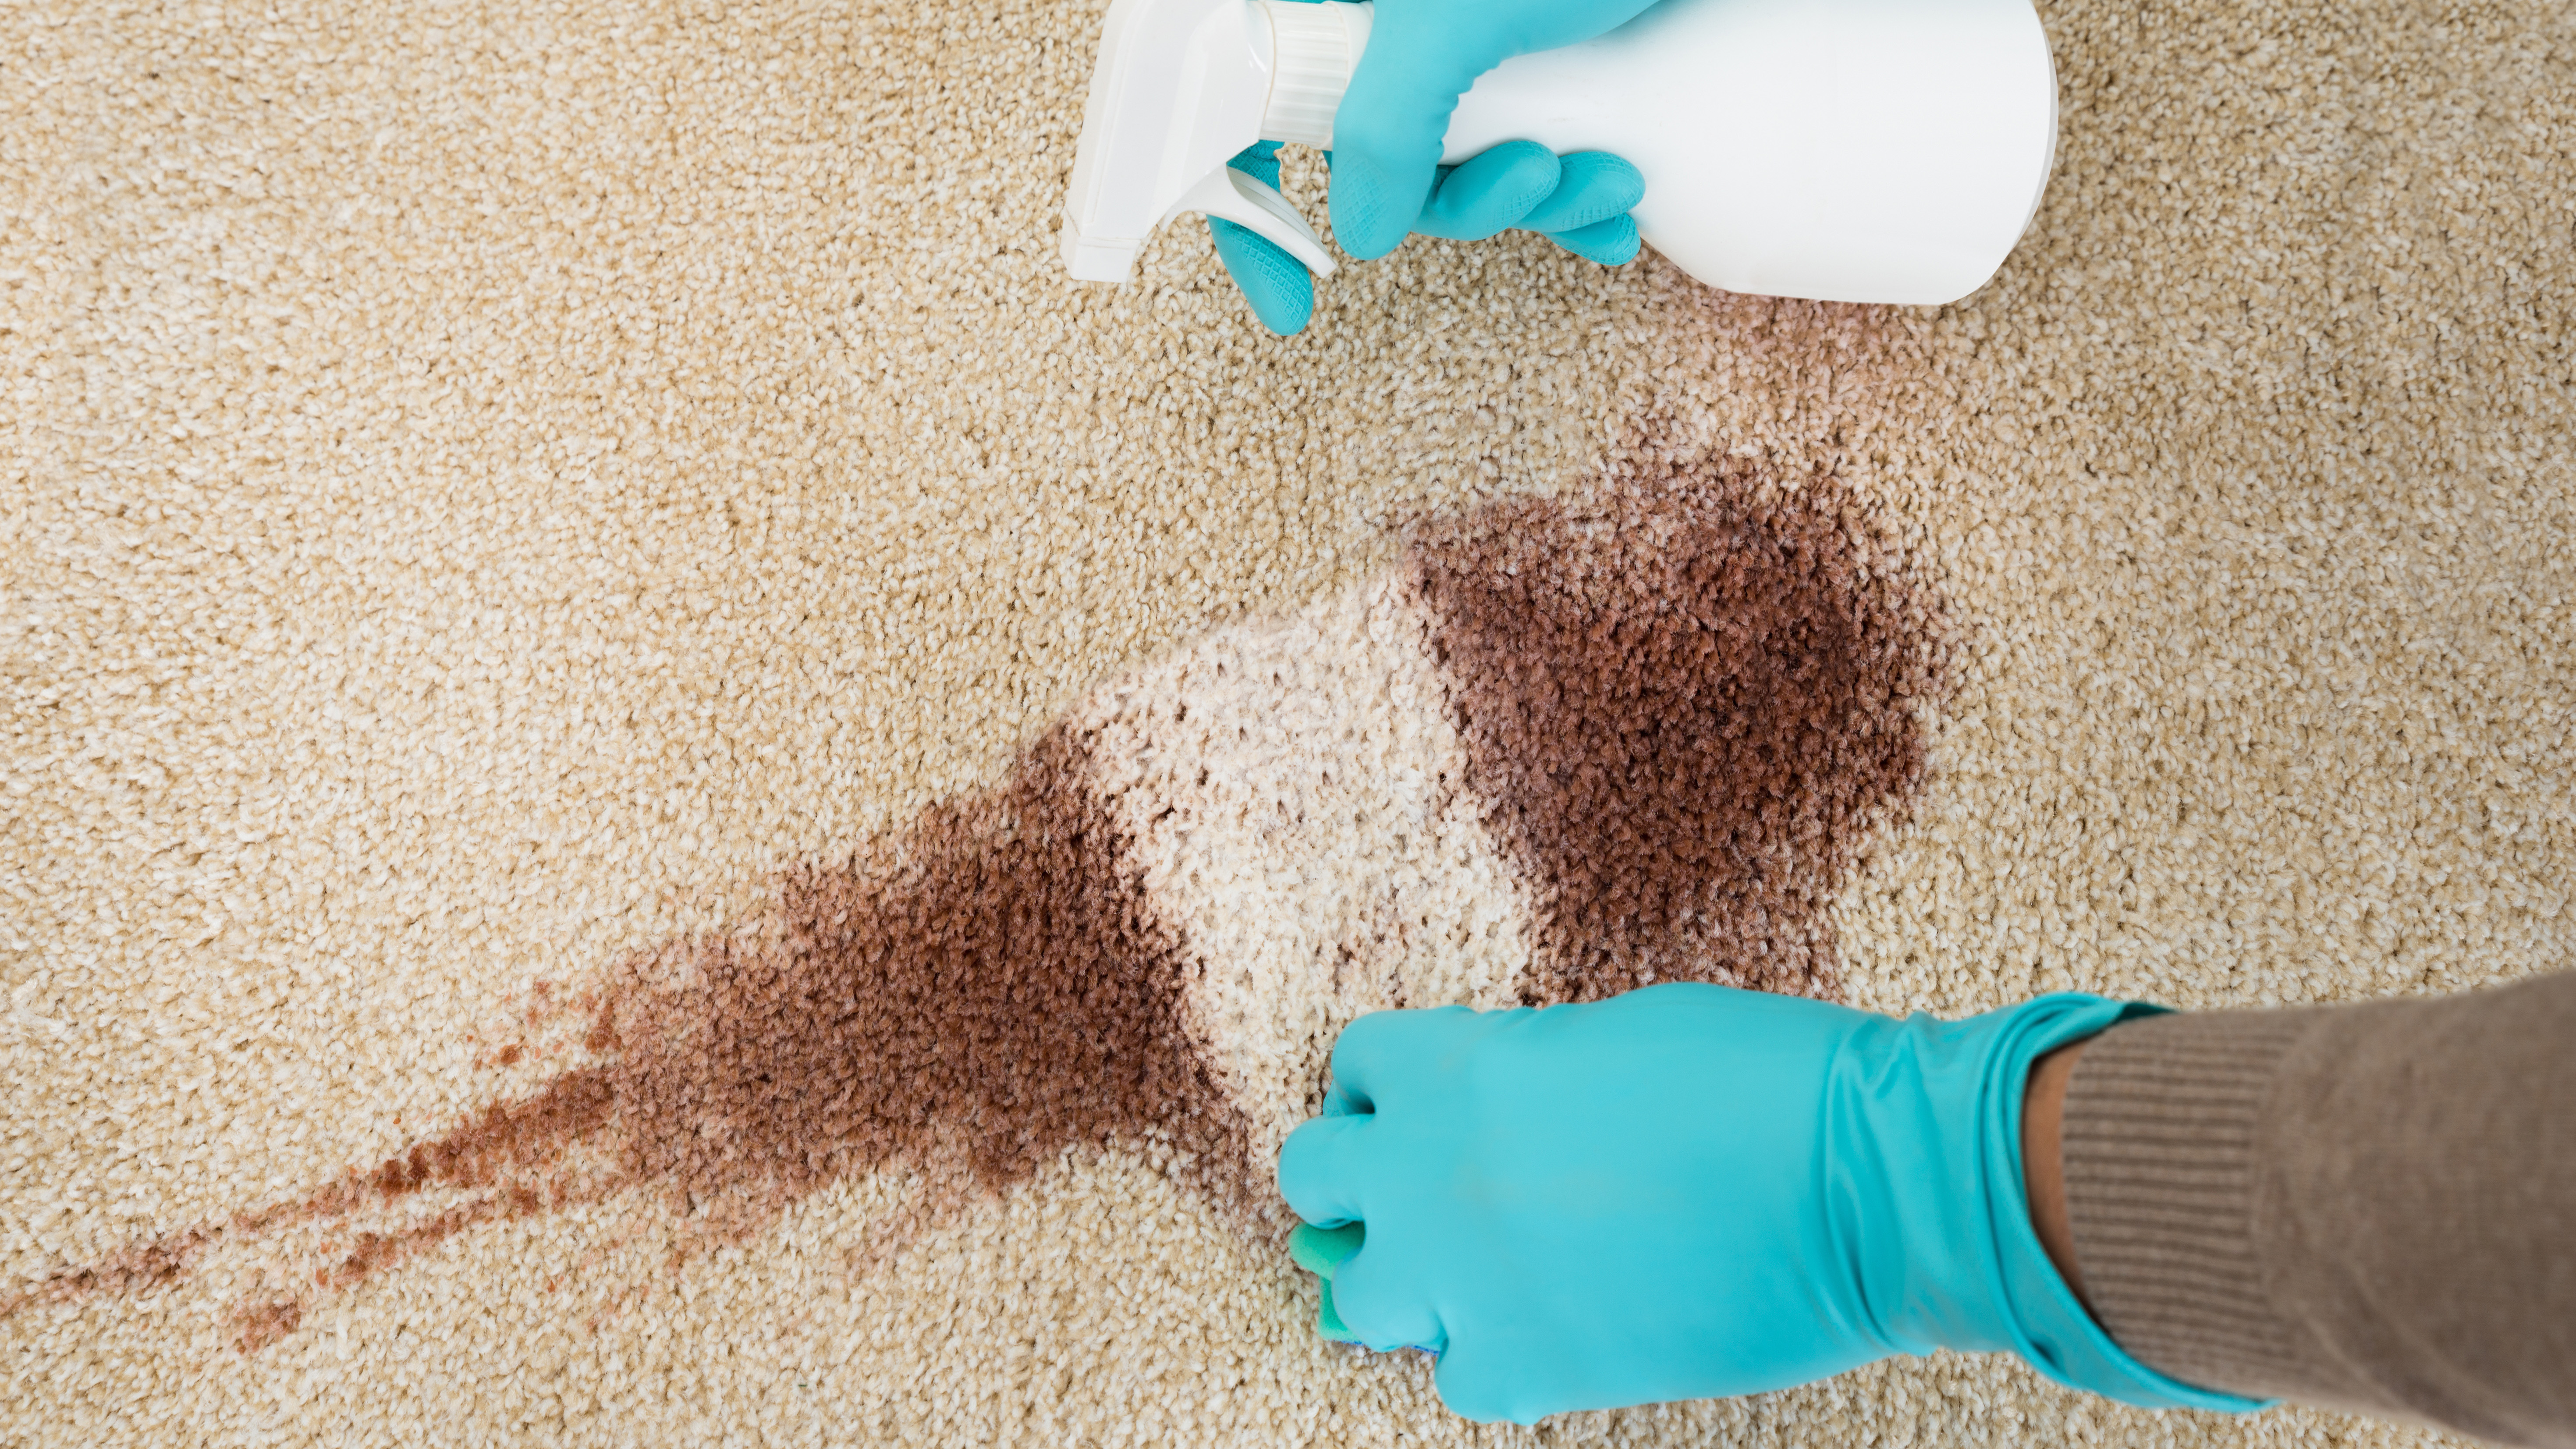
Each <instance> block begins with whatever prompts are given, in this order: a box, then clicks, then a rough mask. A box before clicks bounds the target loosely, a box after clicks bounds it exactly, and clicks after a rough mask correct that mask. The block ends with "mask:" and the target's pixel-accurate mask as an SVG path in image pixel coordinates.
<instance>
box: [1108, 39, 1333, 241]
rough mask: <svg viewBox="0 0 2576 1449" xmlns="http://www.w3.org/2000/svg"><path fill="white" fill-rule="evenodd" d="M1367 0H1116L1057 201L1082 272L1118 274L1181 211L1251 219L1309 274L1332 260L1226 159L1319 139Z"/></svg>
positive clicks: (1299, 222)
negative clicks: (1066, 184)
mask: <svg viewBox="0 0 2576 1449" xmlns="http://www.w3.org/2000/svg"><path fill="white" fill-rule="evenodd" d="M1374 14H1375V11H1374V8H1373V7H1372V6H1369V5H1364V4H1363V5H1345V4H1334V3H1328V4H1320V5H1314V4H1302V3H1298V0H1115V3H1113V4H1112V5H1111V6H1110V7H1109V19H1108V23H1107V25H1106V26H1105V27H1104V28H1103V30H1102V33H1101V38H1100V58H1099V60H1098V61H1097V62H1096V63H1095V64H1094V65H1093V67H1092V71H1091V94H1090V97H1089V99H1088V100H1087V101H1086V102H1085V103H1084V106H1083V111H1082V139H1081V141H1080V143H1079V144H1078V145H1077V146H1076V148H1075V151H1074V159H1073V185H1072V187H1071V189H1070V191H1069V193H1068V194H1067V196H1066V198H1065V204H1064V261H1065V266H1066V268H1067V269H1068V270H1070V271H1071V272H1072V273H1073V275H1074V278H1075V279H1076V280H1077V281H1085V282H1124V281H1126V280H1127V279H1128V277H1129V275H1130V274H1131V273H1132V272H1133V271H1134V270H1135V263H1136V254H1137V253H1138V252H1139V251H1141V250H1143V249H1144V245H1145V239H1146V238H1147V237H1149V236H1151V235H1152V234H1153V232H1154V229H1155V228H1157V227H1159V226H1161V225H1162V224H1163V223H1164V222H1166V221H1169V220H1171V219H1172V218H1173V217H1175V216H1179V215H1181V214H1183V213H1185V212H1192V211H1197V212H1204V213H1206V214H1207V215H1209V216H1215V217H1223V218H1224V219H1226V220H1227V221H1231V222H1236V223H1239V224H1241V225H1242V226H1245V227H1248V228H1250V229H1251V230H1252V231H1254V232H1255V233H1257V234H1259V235H1261V236H1263V237H1265V238H1267V239H1269V240H1270V241H1272V242H1274V243H1276V244H1277V245H1278V246H1279V247H1280V248H1281V249H1282V250H1284V251H1286V252H1287V253H1288V254H1289V255H1290V256H1293V257H1295V258H1296V259H1297V260H1298V261H1299V262H1301V263H1303V264H1304V265H1305V267H1306V269H1307V270H1308V271H1311V272H1313V273H1315V274H1316V275H1317V276H1329V275H1330V274H1331V273H1332V271H1333V259H1332V257H1331V255H1330V254H1329V253H1327V252H1326V251H1325V250H1324V244H1323V241H1322V239H1320V238H1319V237H1317V236H1316V235H1315V231H1314V228H1312V227H1310V226H1308V225H1307V224H1306V219H1305V218H1304V217H1302V216H1300V215H1298V213H1297V209H1296V208H1295V207H1293V206H1290V205H1289V204H1288V201H1287V198H1285V197H1283V196H1281V195H1280V194H1279V193H1278V191H1276V190H1275V189H1273V188H1271V187H1269V186H1266V185H1264V184H1262V183H1261V182H1259V181H1255V180H1254V179H1252V178H1251V177H1250V176H1247V175H1245V174H1244V173H1242V172H1240V171H1236V170H1234V169H1232V168H1231V167H1229V166H1227V165H1226V164H1225V163H1226V162H1227V161H1228V160H1229V159H1231V158H1232V157H1233V156H1234V154H1235V153H1236V152H1238V151H1241V150H1242V149H1243V148H1244V147H1246V146H1249V145H1251V144H1253V143H1254V142H1256V141H1265V140H1266V141H1297V142H1302V143H1304V144H1307V145H1313V146H1326V145H1330V144H1331V143H1332V138H1333V111H1334V110H1335V108H1336V107H1338V106H1339V105H1340V104H1341V98H1342V90H1343V88H1344V87H1345V86H1347V85H1348V84H1349V82H1350V75H1351V71H1352V70H1353V68H1355V67H1356V66H1357V65H1358V64H1359V57H1360V52H1361V51H1362V50H1363V49H1365V48H1366V47H1367V44H1368V31H1369V22H1370V20H1371V19H1372V18H1373V16H1374Z"/></svg>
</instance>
